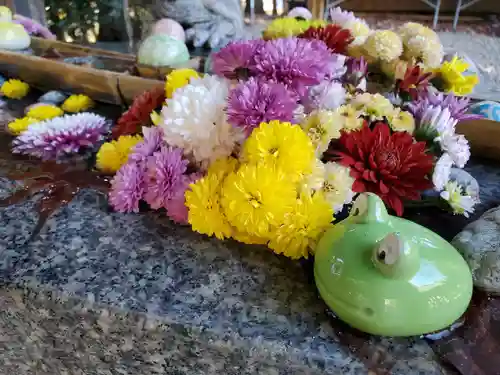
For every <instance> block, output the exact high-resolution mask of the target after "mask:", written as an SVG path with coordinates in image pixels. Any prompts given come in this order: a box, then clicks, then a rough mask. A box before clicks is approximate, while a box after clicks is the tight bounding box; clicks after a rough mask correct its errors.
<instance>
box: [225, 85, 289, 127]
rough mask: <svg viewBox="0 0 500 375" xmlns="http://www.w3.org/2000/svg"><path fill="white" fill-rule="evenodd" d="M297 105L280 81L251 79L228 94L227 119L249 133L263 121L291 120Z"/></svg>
mask: <svg viewBox="0 0 500 375" xmlns="http://www.w3.org/2000/svg"><path fill="white" fill-rule="evenodd" d="M296 108H297V103H296V101H295V100H294V99H293V98H292V97H291V95H290V93H289V92H288V90H287V89H286V87H285V86H283V85H282V84H279V83H272V82H271V83H267V82H260V81H258V80H256V79H254V78H250V79H249V80H248V81H246V82H241V83H240V84H239V85H238V86H236V88H234V89H233V90H232V91H231V93H230V94H229V99H228V103H227V120H228V122H229V123H230V124H231V125H233V126H236V127H240V128H242V129H243V130H244V131H245V133H246V134H247V135H249V134H250V133H251V132H252V130H253V129H254V128H256V127H258V126H259V125H260V124H261V123H262V122H268V121H271V120H280V121H285V122H287V121H288V122H290V121H293V119H294V111H295V109H296Z"/></svg>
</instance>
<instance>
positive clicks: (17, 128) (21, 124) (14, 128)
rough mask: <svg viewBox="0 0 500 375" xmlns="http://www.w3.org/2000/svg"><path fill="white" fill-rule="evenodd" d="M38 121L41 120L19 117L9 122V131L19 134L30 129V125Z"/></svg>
mask: <svg viewBox="0 0 500 375" xmlns="http://www.w3.org/2000/svg"><path fill="white" fill-rule="evenodd" d="M37 122H39V120H37V119H36V118H32V117H23V118H18V119H15V120H14V121H11V122H9V124H8V125H7V128H8V129H9V132H10V133H11V134H12V135H19V134H21V133H22V132H23V131H25V130H26V129H28V127H29V126H30V125H31V124H36V123H37Z"/></svg>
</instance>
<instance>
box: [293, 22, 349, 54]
mask: <svg viewBox="0 0 500 375" xmlns="http://www.w3.org/2000/svg"><path fill="white" fill-rule="evenodd" d="M299 38H304V39H317V40H321V41H323V42H325V44H326V45H327V46H328V48H329V49H330V51H332V52H333V53H342V54H345V53H346V50H347V46H348V45H349V44H351V43H352V41H353V40H354V38H353V36H352V35H351V32H350V31H349V30H347V29H343V28H341V27H340V26H338V25H327V26H324V27H310V28H309V29H307V30H306V31H304V32H303V33H302V34H301V35H299Z"/></svg>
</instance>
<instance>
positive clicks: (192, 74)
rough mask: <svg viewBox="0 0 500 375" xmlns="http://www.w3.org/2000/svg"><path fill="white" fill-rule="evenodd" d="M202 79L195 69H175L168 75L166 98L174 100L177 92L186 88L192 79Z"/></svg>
mask: <svg viewBox="0 0 500 375" xmlns="http://www.w3.org/2000/svg"><path fill="white" fill-rule="evenodd" d="M197 78H200V75H199V74H198V72H197V71H196V70H193V69H175V70H173V71H172V72H171V73H169V74H168V75H167V78H166V81H165V96H166V97H167V98H172V95H173V94H174V92H175V90H177V89H179V88H181V87H184V86H186V85H187V84H188V83H189V82H190V81H191V79H197Z"/></svg>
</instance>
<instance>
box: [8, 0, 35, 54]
mask: <svg viewBox="0 0 500 375" xmlns="http://www.w3.org/2000/svg"><path fill="white" fill-rule="evenodd" d="M30 44H31V37H30V36H29V34H28V32H27V31H26V30H25V29H24V27H23V26H22V25H19V24H17V23H14V22H12V12H11V11H10V9H9V8H7V7H5V6H0V50H1V49H6V50H11V51H21V50H25V49H26V48H28V47H29V46H30Z"/></svg>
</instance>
